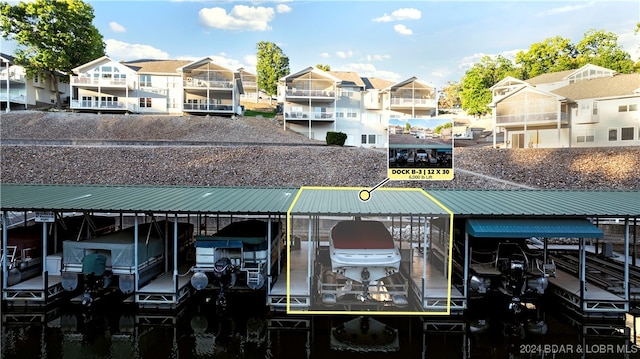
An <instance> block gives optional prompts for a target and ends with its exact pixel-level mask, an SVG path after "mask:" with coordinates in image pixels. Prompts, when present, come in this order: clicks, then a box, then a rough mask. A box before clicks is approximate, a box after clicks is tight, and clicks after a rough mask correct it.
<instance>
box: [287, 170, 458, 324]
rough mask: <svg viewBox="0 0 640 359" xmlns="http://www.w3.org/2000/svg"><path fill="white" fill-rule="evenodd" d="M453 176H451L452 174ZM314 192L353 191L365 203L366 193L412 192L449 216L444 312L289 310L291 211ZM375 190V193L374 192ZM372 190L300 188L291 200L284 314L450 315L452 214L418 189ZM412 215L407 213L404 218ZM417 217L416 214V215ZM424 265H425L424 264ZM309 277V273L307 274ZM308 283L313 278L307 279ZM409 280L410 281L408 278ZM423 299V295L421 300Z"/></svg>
mask: <svg viewBox="0 0 640 359" xmlns="http://www.w3.org/2000/svg"><path fill="white" fill-rule="evenodd" d="M452 175H453V174H452ZM314 190H322V191H330V190H341V191H344V190H353V191H354V196H359V197H360V199H361V200H363V201H366V200H365V199H364V198H365V197H363V196H362V193H365V192H366V193H367V194H368V195H367V196H366V197H367V198H369V197H370V196H375V191H414V192H416V194H417V195H424V196H426V197H427V198H428V199H429V200H430V201H431V202H433V203H435V204H436V205H437V206H438V207H440V208H442V209H443V210H444V211H445V212H446V213H447V214H448V215H449V245H448V253H447V256H448V268H447V305H446V310H445V311H375V312H371V311H368V310H362V311H352V310H326V311H325V310H322V311H320V310H296V309H292V308H291V255H290V253H291V243H292V240H291V219H292V215H295V213H293V209H294V208H295V206H296V203H297V202H298V200H299V198H300V196H301V195H302V193H303V191H314ZM374 190H375V191H374ZM374 190H370V189H366V188H355V187H301V188H300V190H299V191H298V193H297V194H296V196H295V198H294V199H293V201H292V203H291V206H290V207H289V209H288V211H287V246H286V248H287V274H286V278H287V284H286V312H287V314H328V315H343V314H351V315H362V314H367V315H371V314H372V313H375V314H376V315H450V314H451V286H452V275H453V273H452V270H453V264H452V262H453V212H452V211H451V210H449V209H448V208H447V207H445V206H444V205H443V204H442V203H440V202H439V201H438V200H436V199H435V198H433V197H432V196H431V195H429V194H428V193H427V192H425V191H424V190H423V189H420V188H374ZM357 214H358V213H350V215H357ZM409 215H412V214H410V213H407V214H406V216H409ZM416 215H418V214H416ZM425 265H426V263H425ZM308 274H309V275H310V273H308ZM309 280H310V281H312V280H313V278H311V277H310V278H309ZM409 280H411V279H410V278H409ZM309 287H310V288H309V293H308V295H309V305H310V306H311V305H312V297H313V295H314V292H313V290H314V288H313V285H312V283H311V282H309ZM423 299H424V293H423V298H422V300H421V301H423ZM421 307H422V309H424V303H421Z"/></svg>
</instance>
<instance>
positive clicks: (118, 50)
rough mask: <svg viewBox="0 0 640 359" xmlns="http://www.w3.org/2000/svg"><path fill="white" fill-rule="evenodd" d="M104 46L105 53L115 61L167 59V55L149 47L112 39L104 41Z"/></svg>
mask: <svg viewBox="0 0 640 359" xmlns="http://www.w3.org/2000/svg"><path fill="white" fill-rule="evenodd" d="M105 44H106V49H105V52H106V53H107V55H108V56H109V57H110V58H112V59H114V60H116V61H119V60H125V61H127V60H139V59H158V60H164V59H168V58H169V54H168V53H166V52H164V51H162V50H160V49H156V48H155V47H153V46H150V45H142V44H128V43H126V42H122V41H118V40H114V39H108V40H105Z"/></svg>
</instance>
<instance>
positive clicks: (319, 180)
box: [0, 111, 640, 190]
mask: <svg viewBox="0 0 640 359" xmlns="http://www.w3.org/2000/svg"><path fill="white" fill-rule="evenodd" d="M15 139H21V140H24V141H26V143H28V140H30V139H40V140H49V141H51V140H60V139H67V140H73V139H75V140H81V139H83V140H134V141H147V140H163V141H181V142H177V143H173V145H171V144H169V145H166V144H165V145H163V146H149V145H133V146H131V145H130V146H104V145H101V146H98V145H91V146H86V145H73V146H52V145H49V144H48V143H45V145H42V144H40V145H34V144H28V145H11V144H7V142H9V141H8V140H15ZM0 140H3V141H2V148H1V149H2V152H1V165H0V166H1V168H0V175H1V180H2V182H5V183H62V184H70V183H74V184H83V183H88V184H136V185H145V184H147V185H185V186H187V185H199V186H201V185H203V186H269V187H273V186H292V187H298V186H362V187H371V186H374V185H376V184H378V183H379V182H380V181H382V180H383V179H384V178H385V177H386V167H387V165H386V159H387V155H386V153H385V151H383V150H372V149H362V148H342V147H334V146H325V145H324V144H323V143H321V142H318V141H312V140H309V139H307V138H306V137H305V136H303V135H300V134H296V133H293V132H291V131H284V129H283V128H282V127H281V126H280V125H279V124H277V123H276V122H275V121H274V120H268V119H256V118H246V117H245V118H239V119H236V120H232V119H229V118H217V117H195V116H191V117H189V116H184V117H171V116H149V115H144V116H143V115H102V116H100V115H94V114H75V113H63V112H59V113H56V112H36V111H14V112H11V113H4V114H2V116H1V117H0ZM184 141H196V142H206V143H203V144H205V145H194V144H193V143H190V145H188V146H185V145H183V144H184V143H182V142H184ZM143 144H144V143H143ZM196 144H198V143H196ZM454 171H455V178H454V180H452V181H434V182H424V183H421V182H391V183H388V184H387V185H386V186H403V187H424V188H434V187H435V188H521V187H523V186H528V187H534V188H547V189H634V190H639V189H640V148H637V147H635V148H629V147H626V148H624V147H622V148H606V149H513V150H504V149H491V148H480V147H468V148H455V151H454Z"/></svg>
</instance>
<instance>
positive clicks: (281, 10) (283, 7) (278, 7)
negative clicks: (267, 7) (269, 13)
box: [276, 4, 291, 14]
mask: <svg viewBox="0 0 640 359" xmlns="http://www.w3.org/2000/svg"><path fill="white" fill-rule="evenodd" d="M276 12H277V13H278V14H284V13H286V12H291V7H290V6H287V5H285V4H278V5H276Z"/></svg>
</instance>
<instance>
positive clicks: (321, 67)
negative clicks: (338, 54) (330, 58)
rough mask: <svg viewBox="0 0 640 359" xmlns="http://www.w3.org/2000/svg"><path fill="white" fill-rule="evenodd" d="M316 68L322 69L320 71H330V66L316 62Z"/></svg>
mask: <svg viewBox="0 0 640 359" xmlns="http://www.w3.org/2000/svg"><path fill="white" fill-rule="evenodd" d="M316 68H317V69H318V70H322V71H331V66H329V65H324V64H317V65H316Z"/></svg>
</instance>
